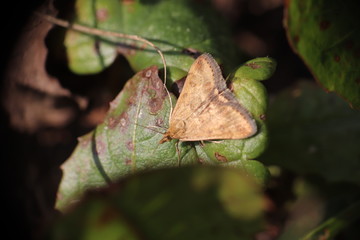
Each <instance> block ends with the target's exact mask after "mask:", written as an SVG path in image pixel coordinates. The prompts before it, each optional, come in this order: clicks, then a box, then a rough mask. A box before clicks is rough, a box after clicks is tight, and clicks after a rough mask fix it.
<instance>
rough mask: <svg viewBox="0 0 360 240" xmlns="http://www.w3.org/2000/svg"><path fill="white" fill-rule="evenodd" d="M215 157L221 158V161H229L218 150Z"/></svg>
mask: <svg viewBox="0 0 360 240" xmlns="http://www.w3.org/2000/svg"><path fill="white" fill-rule="evenodd" d="M215 157H216V159H217V160H219V161H220V162H227V161H228V160H227V158H226V157H225V156H223V155H221V154H220V153H218V152H215Z"/></svg>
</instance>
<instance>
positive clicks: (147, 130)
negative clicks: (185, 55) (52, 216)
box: [57, 67, 198, 208]
mask: <svg viewBox="0 0 360 240" xmlns="http://www.w3.org/2000/svg"><path fill="white" fill-rule="evenodd" d="M129 99H131V100H130V101H129ZM172 100H173V102H175V101H176V100H175V98H173V99H172ZM110 106H111V107H110V110H109V112H108V114H107V116H106V118H105V120H104V122H103V123H102V124H100V125H99V126H98V127H97V128H96V129H95V130H94V131H92V132H91V133H89V134H87V135H86V137H85V138H86V139H88V140H87V141H90V143H88V144H86V145H84V144H82V143H83V142H84V140H81V141H80V144H79V145H78V146H77V148H76V150H75V151H74V153H73V154H72V156H71V157H70V158H69V159H68V160H67V161H66V162H65V163H64V164H63V166H62V168H63V171H64V176H63V179H62V181H61V185H60V189H59V193H60V196H61V197H59V198H58V202H57V207H58V208H63V207H65V206H67V205H68V204H69V203H70V202H72V201H73V200H74V199H78V198H79V197H80V196H81V195H82V194H83V193H84V192H85V191H86V190H87V189H91V188H97V187H99V186H103V185H106V184H107V183H109V182H111V181H114V180H116V179H117V178H120V177H123V176H126V175H128V174H131V173H134V172H138V171H143V170H149V169H153V168H165V167H175V166H179V164H181V165H188V164H197V163H198V161H197V157H196V153H195V150H194V148H192V147H191V146H190V145H188V144H185V143H183V144H179V145H178V150H179V154H180V155H179V156H178V154H177V150H176V146H175V143H174V141H173V142H169V143H165V144H159V141H160V139H161V138H162V135H163V133H164V132H165V131H166V128H167V122H168V115H169V113H170V105H169V99H168V96H167V94H166V92H165V90H164V86H163V83H162V80H161V79H160V78H159V76H158V70H157V67H150V68H148V69H144V70H143V71H141V72H139V73H137V74H136V75H135V76H134V77H133V78H132V79H130V80H129V81H128V82H127V84H126V85H125V87H124V89H123V90H122V91H121V93H120V94H119V95H118V96H117V97H116V99H115V100H113V103H112V104H110ZM164 123H165V124H164ZM159 125H161V126H159ZM81 139H83V138H81ZM179 159H180V163H179Z"/></svg>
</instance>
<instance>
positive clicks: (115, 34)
mask: <svg viewBox="0 0 360 240" xmlns="http://www.w3.org/2000/svg"><path fill="white" fill-rule="evenodd" d="M35 14H37V15H39V16H40V17H42V18H43V19H45V20H46V21H48V22H50V23H53V24H55V25H58V26H61V27H64V28H68V29H71V30H74V31H78V32H81V33H88V34H91V35H95V36H100V37H104V36H107V37H117V38H124V39H131V40H135V41H139V42H143V43H145V44H147V45H149V46H151V47H153V48H154V49H155V50H156V51H157V52H158V53H159V55H160V57H161V60H162V63H163V65H164V88H165V90H166V92H167V95H168V97H169V102H170V116H169V122H170V119H171V113H172V111H173V107H172V100H171V96H170V93H169V91H168V89H167V87H166V74H167V73H166V61H165V57H164V55H163V53H162V51H161V50H160V48H158V47H157V46H155V44H153V43H152V42H150V41H148V40H146V39H145V38H142V37H140V36H137V35H131V34H124V33H118V32H112V31H107V30H102V29H98V28H92V27H87V26H84V25H80V24H76V23H70V22H68V21H65V20H62V19H59V18H56V17H53V16H50V15H47V14H43V13H40V12H35Z"/></svg>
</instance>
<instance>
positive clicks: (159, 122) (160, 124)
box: [155, 118, 164, 127]
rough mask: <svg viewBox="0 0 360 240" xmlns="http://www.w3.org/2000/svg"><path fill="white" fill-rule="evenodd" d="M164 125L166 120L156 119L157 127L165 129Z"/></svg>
mask: <svg viewBox="0 0 360 240" xmlns="http://www.w3.org/2000/svg"><path fill="white" fill-rule="evenodd" d="M163 125H164V120H163V119H161V118H158V119H156V121H155V126H158V127H163Z"/></svg>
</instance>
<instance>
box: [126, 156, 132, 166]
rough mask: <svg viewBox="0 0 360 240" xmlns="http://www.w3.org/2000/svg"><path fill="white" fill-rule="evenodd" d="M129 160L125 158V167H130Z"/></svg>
mask: <svg viewBox="0 0 360 240" xmlns="http://www.w3.org/2000/svg"><path fill="white" fill-rule="evenodd" d="M131 162H132V161H131V159H129V158H126V159H125V165H127V166H129V165H131Z"/></svg>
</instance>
